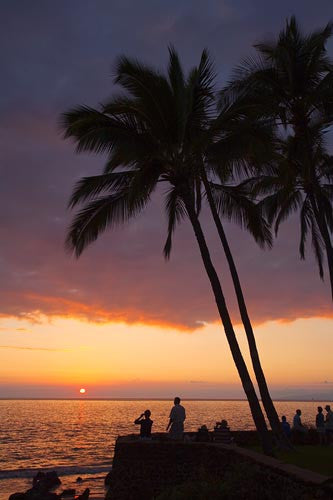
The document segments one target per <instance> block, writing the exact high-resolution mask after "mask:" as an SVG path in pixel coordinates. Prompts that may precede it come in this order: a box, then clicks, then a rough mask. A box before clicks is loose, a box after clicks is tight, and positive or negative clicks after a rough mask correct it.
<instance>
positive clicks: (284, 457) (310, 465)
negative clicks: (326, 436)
mask: <svg viewBox="0 0 333 500" xmlns="http://www.w3.org/2000/svg"><path fill="white" fill-rule="evenodd" d="M252 449H255V451H258V452H260V451H261V448H260V447H259V446H258V447H257V446H255V447H253V448H252ZM275 457H276V458H277V459H278V460H281V462H284V463H286V464H293V465H297V466H298V467H302V468H303V469H308V470H312V471H314V472H318V473H319V474H323V475H324V476H333V447H332V446H319V445H303V446H295V449H294V450H292V451H289V452H288V451H277V452H276V455H275Z"/></svg>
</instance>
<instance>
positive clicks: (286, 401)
mask: <svg viewBox="0 0 333 500" xmlns="http://www.w3.org/2000/svg"><path fill="white" fill-rule="evenodd" d="M171 399H172V398H87V397H79V398H2V397H0V401H171ZM182 401H232V402H237V401H244V402H247V399H240V398H182ZM259 401H261V399H259ZM273 401H274V402H277V403H292V402H295V403H312V402H313V403H316V402H318V401H331V398H317V399H313V398H312V399H294V398H292V399H274V398H273Z"/></svg>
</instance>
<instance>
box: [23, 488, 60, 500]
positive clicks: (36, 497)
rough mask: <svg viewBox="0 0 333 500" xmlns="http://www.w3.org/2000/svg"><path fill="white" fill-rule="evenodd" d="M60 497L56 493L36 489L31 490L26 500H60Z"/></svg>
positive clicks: (26, 495) (27, 493)
mask: <svg viewBox="0 0 333 500" xmlns="http://www.w3.org/2000/svg"><path fill="white" fill-rule="evenodd" d="M59 498H60V496H58V495H57V494H56V493H50V492H48V491H40V490H38V489H36V488H31V489H30V490H28V491H27V492H26V494H25V497H24V500H59Z"/></svg>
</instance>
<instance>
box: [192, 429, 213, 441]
mask: <svg viewBox="0 0 333 500" xmlns="http://www.w3.org/2000/svg"><path fill="white" fill-rule="evenodd" d="M195 440H196V442H197V443H208V442H209V441H210V435H209V430H208V429H207V426H206V425H202V426H201V427H199V429H198V432H197V434H196V436H195Z"/></svg>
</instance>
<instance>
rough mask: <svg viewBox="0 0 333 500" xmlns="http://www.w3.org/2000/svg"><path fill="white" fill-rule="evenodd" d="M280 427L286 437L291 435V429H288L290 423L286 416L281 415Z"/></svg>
mask: <svg viewBox="0 0 333 500" xmlns="http://www.w3.org/2000/svg"><path fill="white" fill-rule="evenodd" d="M281 427H282V430H283V432H284V433H285V435H286V436H287V438H290V437H291V429H290V424H289V422H287V417H285V416H283V417H282V418H281Z"/></svg>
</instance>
